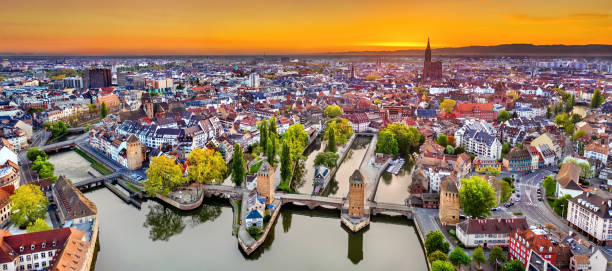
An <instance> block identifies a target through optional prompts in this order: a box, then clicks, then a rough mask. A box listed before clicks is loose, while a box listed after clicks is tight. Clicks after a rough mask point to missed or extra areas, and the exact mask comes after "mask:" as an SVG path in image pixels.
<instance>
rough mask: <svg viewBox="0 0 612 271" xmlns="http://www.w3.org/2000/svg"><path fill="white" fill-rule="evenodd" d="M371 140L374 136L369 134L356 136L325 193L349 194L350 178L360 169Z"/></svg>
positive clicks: (338, 195) (342, 195) (343, 195)
mask: <svg viewBox="0 0 612 271" xmlns="http://www.w3.org/2000/svg"><path fill="white" fill-rule="evenodd" d="M371 141H372V137H369V136H357V137H356V138H355V140H354V141H353V145H351V147H350V149H349V150H348V153H347V154H346V157H345V158H344V161H343V162H342V164H340V167H339V168H338V171H336V175H335V176H334V177H333V178H332V180H331V181H330V182H329V184H328V186H327V189H326V190H325V191H324V193H323V195H325V196H331V197H338V198H342V197H346V196H347V194H348V190H349V178H350V177H351V175H352V174H353V172H354V171H355V170H356V169H359V166H360V165H361V161H362V160H363V157H364V156H365V154H366V152H367V150H368V145H369V144H370V142H371Z"/></svg>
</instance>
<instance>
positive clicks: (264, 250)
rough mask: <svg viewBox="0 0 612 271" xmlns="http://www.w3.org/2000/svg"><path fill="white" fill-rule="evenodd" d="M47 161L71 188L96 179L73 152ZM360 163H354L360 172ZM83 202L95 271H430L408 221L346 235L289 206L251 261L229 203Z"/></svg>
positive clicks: (92, 194)
mask: <svg viewBox="0 0 612 271" xmlns="http://www.w3.org/2000/svg"><path fill="white" fill-rule="evenodd" d="M361 144H362V145H363V144H365V145H364V146H367V143H363V142H362V143H361ZM356 149H357V151H359V150H361V149H363V151H364V152H365V149H366V148H365V147H361V148H360V147H356ZM358 155H359V154H358ZM361 156H363V154H362V155H361ZM347 158H348V157H347ZM49 159H50V161H51V162H52V163H53V164H54V165H55V173H56V175H66V176H67V177H68V178H71V179H72V180H73V181H74V180H80V179H86V178H88V176H87V175H88V174H87V171H92V172H93V171H94V170H93V168H91V166H90V165H89V163H88V162H87V161H86V160H85V159H83V158H82V157H80V156H79V155H78V154H77V153H75V152H73V151H67V152H61V153H57V154H52V155H51V156H50V158H49ZM353 159H355V158H353ZM358 160H359V162H351V163H356V165H357V166H358V165H359V163H360V161H361V160H360V159H358ZM347 161H350V160H347ZM351 173H352V172H351ZM339 176H340V175H339ZM347 186H348V184H347ZM85 196H86V197H87V198H89V199H90V200H92V201H93V202H94V203H96V206H97V209H98V219H99V228H100V231H99V233H100V234H99V240H100V252H99V253H98V258H97V262H96V263H95V266H96V270H247V269H249V270H279V269H290V270H406V269H410V270H427V265H426V262H425V256H424V252H423V249H422V246H421V244H420V241H419V238H418V234H417V233H416V229H415V227H414V226H413V224H412V222H411V221H409V220H407V219H406V218H400V217H381V216H375V217H373V218H372V223H371V224H370V226H369V227H368V228H366V230H365V231H361V232H359V233H349V232H348V231H347V230H345V229H344V227H342V226H341V225H340V219H339V214H338V212H337V211H332V210H322V209H314V210H310V209H308V208H305V207H297V206H293V205H290V204H288V205H285V206H283V207H282V209H281V214H280V216H279V218H278V220H277V222H276V224H275V225H274V227H273V228H272V231H271V233H270V235H269V236H268V239H267V240H266V242H265V243H264V244H263V245H262V246H261V247H260V248H259V249H258V250H257V251H256V252H255V253H253V254H252V255H250V256H246V255H245V254H243V253H242V252H241V250H240V248H239V246H238V241H237V239H236V237H235V236H233V235H232V208H231V207H230V205H229V203H228V202H227V200H212V199H206V202H205V204H204V205H202V207H200V208H198V209H196V210H194V211H190V212H184V211H177V210H175V209H171V208H168V207H165V206H164V205H162V204H160V203H158V202H156V201H152V200H149V201H147V202H145V203H143V205H142V209H141V210H138V209H136V208H135V207H133V206H132V205H127V204H125V203H124V202H123V201H122V200H120V199H119V198H118V197H117V196H115V195H114V194H113V193H112V192H110V191H109V190H108V189H105V188H100V189H97V190H93V191H89V192H86V194H85Z"/></svg>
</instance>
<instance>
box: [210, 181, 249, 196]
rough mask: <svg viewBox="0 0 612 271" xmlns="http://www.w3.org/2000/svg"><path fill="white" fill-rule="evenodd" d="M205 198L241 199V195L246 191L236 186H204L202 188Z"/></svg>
mask: <svg viewBox="0 0 612 271" xmlns="http://www.w3.org/2000/svg"><path fill="white" fill-rule="evenodd" d="M202 187H203V190H204V196H205V197H211V196H215V197H220V198H232V199H242V193H243V192H244V191H246V189H244V188H242V187H237V186H229V185H220V184H205V185H203V186H202Z"/></svg>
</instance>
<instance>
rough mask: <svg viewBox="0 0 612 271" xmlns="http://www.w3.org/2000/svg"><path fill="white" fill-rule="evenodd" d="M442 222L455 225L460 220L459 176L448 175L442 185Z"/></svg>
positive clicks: (440, 213) (440, 211)
mask: <svg viewBox="0 0 612 271" xmlns="http://www.w3.org/2000/svg"><path fill="white" fill-rule="evenodd" d="M439 208H440V209H439V216H440V222H442V224H445V225H455V224H457V222H459V211H460V210H461V205H460V204H459V190H458V189H457V177H455V176H454V175H452V174H451V175H449V176H446V177H444V178H443V179H442V184H441V185H440V207H439Z"/></svg>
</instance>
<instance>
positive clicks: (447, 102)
mask: <svg viewBox="0 0 612 271" xmlns="http://www.w3.org/2000/svg"><path fill="white" fill-rule="evenodd" d="M456 103H457V102H456V101H455V100H451V99H444V101H442V102H441V103H440V109H442V110H444V112H446V113H450V112H453V108H454V107H455V104H456Z"/></svg>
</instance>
